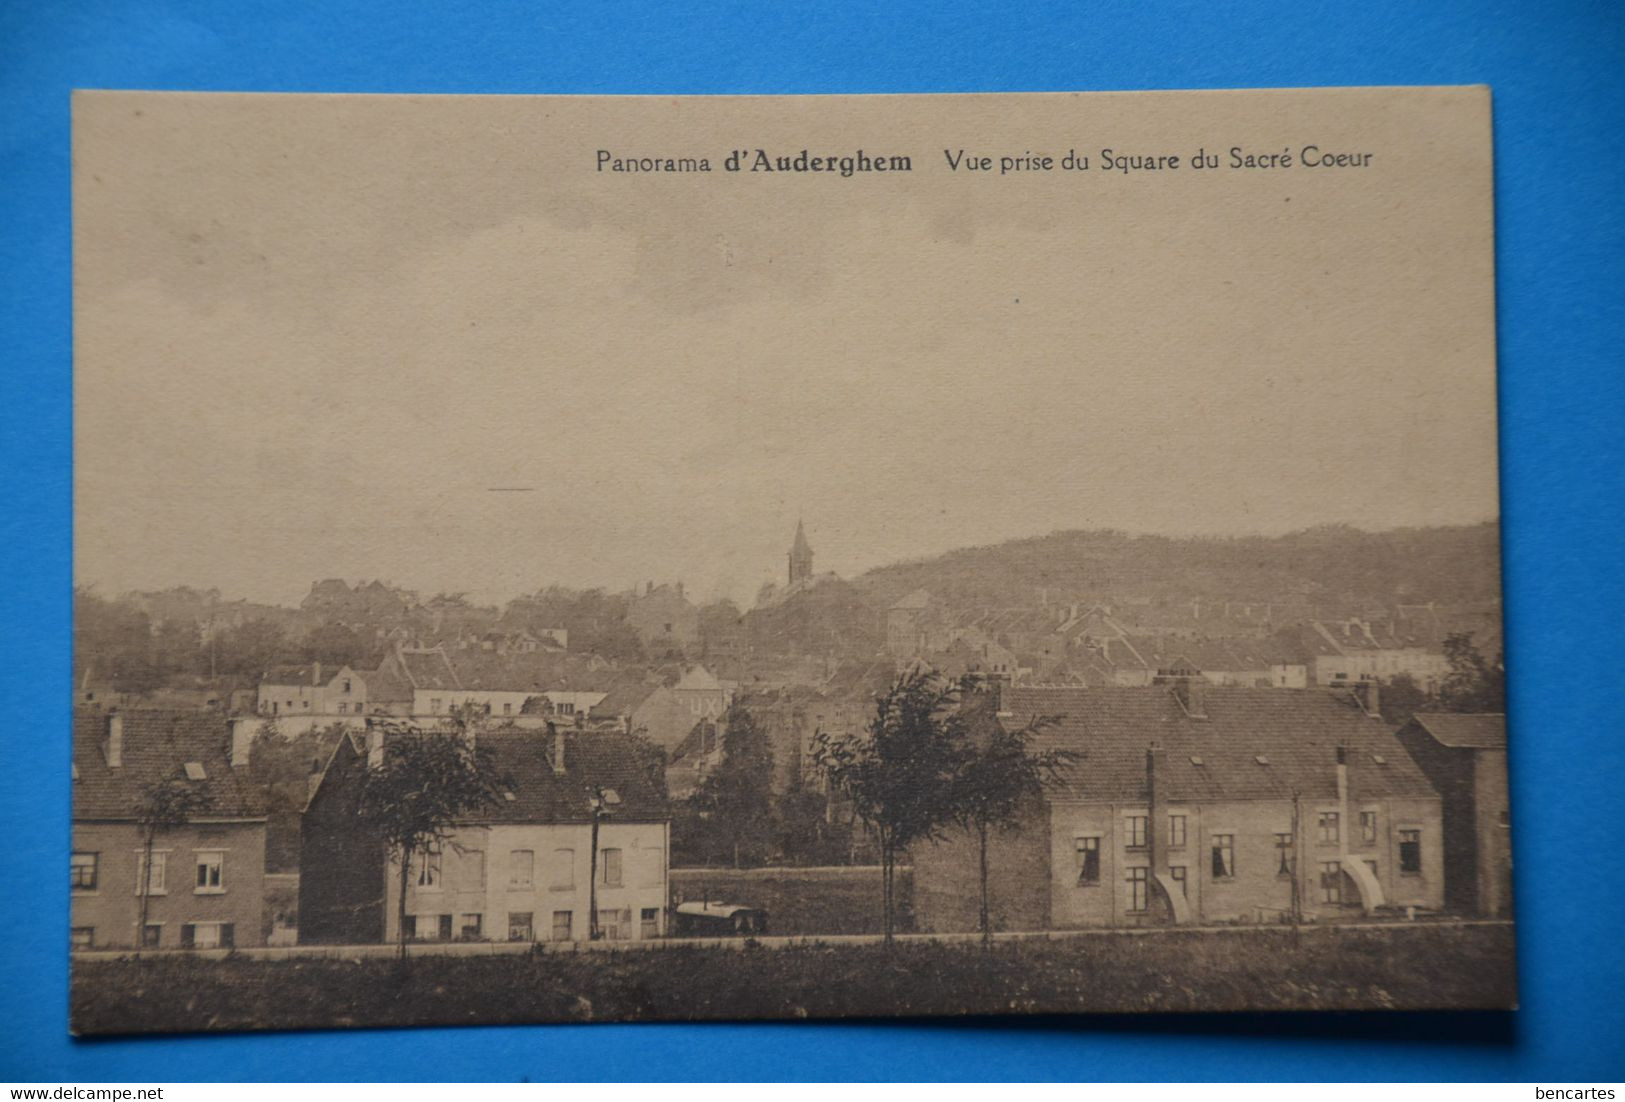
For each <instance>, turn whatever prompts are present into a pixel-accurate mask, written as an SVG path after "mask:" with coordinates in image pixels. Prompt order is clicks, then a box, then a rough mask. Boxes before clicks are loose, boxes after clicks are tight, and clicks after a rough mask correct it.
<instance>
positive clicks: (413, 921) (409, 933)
mask: <svg viewBox="0 0 1625 1102" xmlns="http://www.w3.org/2000/svg"><path fill="white" fill-rule="evenodd" d="M401 933H402V935H403V936H404V937H405V938H406V940H407V941H416V940H417V939H418V916H417V915H407V916H406V918H405V919H404V920H403V921H402V924H401Z"/></svg>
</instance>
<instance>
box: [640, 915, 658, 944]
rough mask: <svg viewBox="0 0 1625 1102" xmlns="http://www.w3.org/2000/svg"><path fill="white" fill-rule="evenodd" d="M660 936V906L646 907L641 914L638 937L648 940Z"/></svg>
mask: <svg viewBox="0 0 1625 1102" xmlns="http://www.w3.org/2000/svg"><path fill="white" fill-rule="evenodd" d="M659 936H660V908H659V907H645V908H643V911H642V912H641V914H640V916H639V925H638V937H640V938H643V939H644V940H645V941H647V940H648V939H649V938H652V937H659Z"/></svg>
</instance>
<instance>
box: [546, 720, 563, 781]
mask: <svg viewBox="0 0 1625 1102" xmlns="http://www.w3.org/2000/svg"><path fill="white" fill-rule="evenodd" d="M549 726H552V725H551V724H549ZM564 770H565V761H564V732H563V731H560V730H557V729H555V730H554V731H553V773H554V774H555V775H556V776H560V777H562V776H564Z"/></svg>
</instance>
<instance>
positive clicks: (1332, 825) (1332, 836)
mask: <svg viewBox="0 0 1625 1102" xmlns="http://www.w3.org/2000/svg"><path fill="white" fill-rule="evenodd" d="M1341 836H1342V828H1341V827H1340V825H1339V824H1338V821H1337V812H1335V811H1322V812H1321V813H1320V840H1321V841H1322V842H1336V841H1338V840H1339V838H1340V837H1341Z"/></svg>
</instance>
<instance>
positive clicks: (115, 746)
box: [104, 712, 124, 769]
mask: <svg viewBox="0 0 1625 1102" xmlns="http://www.w3.org/2000/svg"><path fill="white" fill-rule="evenodd" d="M104 749H105V751H106V753H107V765H108V768H110V769H120V768H123V766H124V717H123V716H121V715H119V714H118V713H117V712H109V713H107V744H106V746H105V747H104Z"/></svg>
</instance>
